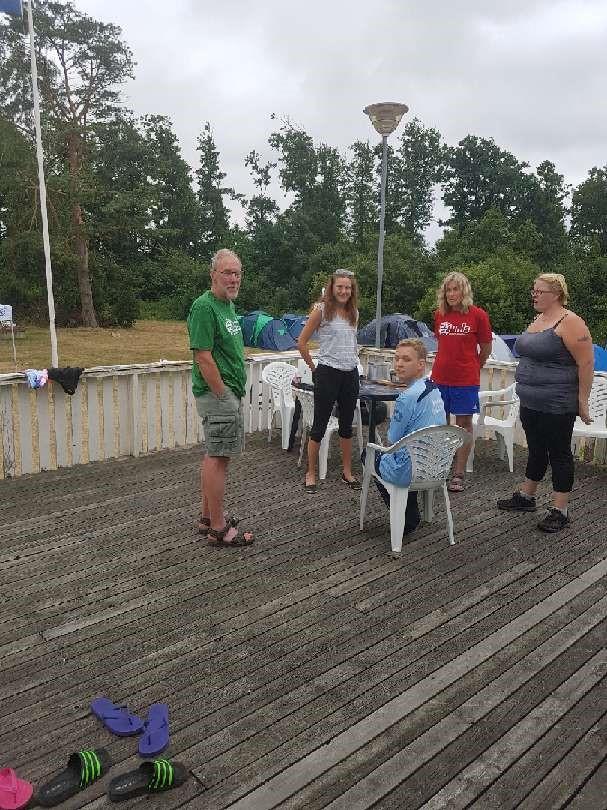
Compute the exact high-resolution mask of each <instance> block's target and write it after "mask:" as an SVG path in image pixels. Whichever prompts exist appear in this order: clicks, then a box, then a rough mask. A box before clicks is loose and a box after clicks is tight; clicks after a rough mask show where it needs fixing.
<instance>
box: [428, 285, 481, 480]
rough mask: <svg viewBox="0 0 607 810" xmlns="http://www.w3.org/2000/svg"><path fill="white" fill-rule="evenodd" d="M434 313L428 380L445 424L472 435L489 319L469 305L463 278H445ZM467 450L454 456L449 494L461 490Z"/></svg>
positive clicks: (467, 289)
mask: <svg viewBox="0 0 607 810" xmlns="http://www.w3.org/2000/svg"><path fill="white" fill-rule="evenodd" d="M436 299H437V305H438V309H437V310H436V312H435V313H434V333H435V335H436V337H437V340H438V350H437V353H436V357H435V359H434V365H433V367H432V375H431V376H432V380H433V382H435V383H436V384H437V385H438V387H439V389H440V392H441V395H442V398H443V403H444V405H445V412H446V414H447V424H448V423H449V415H450V414H453V415H454V416H455V424H456V425H459V427H462V428H464V429H465V430H467V431H468V433H472V416H473V414H475V413H478V411H479V406H478V392H479V387H480V377H481V368H482V367H483V366H484V365H485V362H486V360H487V358H488V357H489V355H490V354H491V343H492V339H493V333H492V331H491V324H490V322H489V316H488V315H487V313H486V312H485V310H484V309H481V308H480V307H475V306H474V304H473V303H472V287H471V286H470V282H469V281H468V279H467V278H466V276H465V275H464V274H463V273H455V272H454V273H448V274H447V275H446V276H445V278H444V280H443V283H442V284H441V285H440V287H439V288H438V290H437V294H436ZM470 448H471V445H470V444H466V445H464V446H463V447H460V449H459V450H458V451H457V453H456V454H455V464H454V470H453V475H452V477H451V480H450V481H449V484H448V489H449V491H450V492H461V491H462V490H463V488H464V473H465V469H466V461H467V460H468V454H469V453H470Z"/></svg>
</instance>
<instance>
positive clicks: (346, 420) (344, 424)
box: [310, 365, 359, 443]
mask: <svg viewBox="0 0 607 810" xmlns="http://www.w3.org/2000/svg"><path fill="white" fill-rule="evenodd" d="M358 392H359V380H358V369H357V368H353V369H352V370H351V371H341V370H340V369H338V368H332V367H331V366H323V365H318V366H316V369H315V371H314V424H313V425H312V430H311V431H310V438H311V439H312V440H313V441H315V442H319V443H320V442H321V441H322V437H323V436H324V435H325V430H326V429H327V425H328V424H329V419H330V417H331V411H332V410H333V406H334V405H335V403H336V402H337V405H338V407H339V435H340V436H341V438H342V439H351V438H352V421H353V420H354V411H355V410H356V402H357V400H358Z"/></svg>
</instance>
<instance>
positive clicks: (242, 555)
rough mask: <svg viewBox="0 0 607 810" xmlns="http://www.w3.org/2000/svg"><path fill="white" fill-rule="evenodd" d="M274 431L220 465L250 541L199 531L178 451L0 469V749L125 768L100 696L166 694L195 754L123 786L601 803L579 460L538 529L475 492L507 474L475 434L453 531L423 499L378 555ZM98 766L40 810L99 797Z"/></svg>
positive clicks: (32, 769) (24, 758)
mask: <svg viewBox="0 0 607 810" xmlns="http://www.w3.org/2000/svg"><path fill="white" fill-rule="evenodd" d="M277 441H278V440H277V439H276V441H275V442H274V443H273V444H272V445H271V446H270V447H269V446H268V444H267V442H266V440H265V438H264V437H263V436H262V435H260V434H256V435H255V436H254V437H253V438H252V439H250V440H249V442H248V447H247V450H246V453H245V456H244V457H243V459H242V460H241V461H240V462H239V463H236V464H235V465H234V466H233V470H232V474H231V481H230V495H231V504H232V505H233V506H234V509H235V511H236V512H237V513H238V514H240V515H242V516H243V518H244V517H245V516H246V518H247V519H246V520H243V524H246V526H247V527H249V526H250V527H251V528H253V529H254V530H255V531H256V534H257V536H258V541H257V543H256V544H255V546H254V547H253V548H250V549H222V550H218V549H211V548H209V547H207V546H206V545H205V544H204V542H202V541H200V540H199V539H198V538H197V535H196V532H195V530H194V528H193V527H194V520H195V515H196V511H197V476H198V458H199V451H198V450H178V451H164V452H161V453H158V454H156V455H151V456H148V457H144V458H139V459H127V460H122V461H108V462H99V463H94V464H89V465H86V466H81V467H74V468H72V469H66V470H62V471H57V472H49V473H40V474H38V475H34V476H29V477H28V476H25V477H23V478H20V479H17V480H13V481H3V482H0V561H1V562H0V564H1V570H2V589H1V592H0V604H1V613H0V660H1V661H2V667H1V676H0V717H1V721H0V766H5V765H10V766H12V767H14V768H16V769H17V771H18V773H19V775H20V776H22V777H23V778H27V779H29V780H31V781H33V782H34V784H40V783H41V782H42V781H44V780H45V779H46V778H47V777H48V776H49V775H52V774H53V773H54V772H56V770H58V769H59V768H60V767H63V764H64V762H65V760H66V758H67V755H68V754H69V753H70V752H71V751H73V750H77V749H78V748H80V747H82V746H86V747H99V746H104V747H106V748H107V749H108V750H109V751H110V752H111V755H112V757H113V759H114V761H115V765H114V767H113V769H112V772H111V775H116V774H117V773H121V772H122V771H124V770H127V769H130V768H132V767H134V766H136V765H137V764H138V763H139V759H138V757H136V756H135V755H134V754H135V752H136V748H137V741H136V739H133V738H117V737H112V736H111V735H110V734H109V733H107V732H106V731H105V730H104V729H103V727H102V726H101V725H100V724H99V723H98V722H97V721H96V720H95V719H94V718H93V717H92V716H91V715H90V714H89V710H88V706H89V702H90V700H91V699H92V698H94V697H96V696H99V695H107V696H109V697H111V698H112V699H114V700H115V701H117V702H125V703H128V705H129V707H130V708H131V709H132V710H134V711H136V712H137V713H139V714H141V715H143V716H145V714H146V710H147V707H148V706H149V704H150V703H152V702H156V701H162V702H167V703H168V704H169V705H170V712H171V715H170V724H171V746H170V749H169V751H168V754H169V755H170V756H173V757H175V758H177V759H179V760H181V761H182V762H184V763H185V764H186V765H187V767H188V768H189V769H190V771H191V774H192V778H191V779H190V780H189V781H188V782H187V783H186V785H184V786H183V787H181V788H179V789H177V790H174V791H171V792H169V793H166V794H164V795H162V796H158V797H154V798H145V799H140V800H136V801H134V802H132V803H131V804H129V805H127V806H138V805H139V804H143V805H144V806H145V808H147V809H148V810H153V809H154V808H176V807H186V808H190V809H192V810H194V808H201V809H202V810H204V809H205V808H213V810H219V809H220V808H233V810H236V809H238V810H245V808H246V810H264V808H273V807H281V808H289V809H290V810H295V808H298V809H305V810H315V809H316V808H324V807H329V808H331V810H342V809H343V810H362V808H369V807H379V808H385V810H388V808H390V810H396V808H399V809H400V810H409V808H417V807H424V808H433V809H434V810H439V809H441V810H442V808H463V807H474V808H496V810H504V808H515V807H516V808H546V809H547V810H548V809H550V810H552V809H553V808H559V807H571V808H576V810H582V808H588V810H600V809H601V808H606V807H607V541H606V535H607V531H606V527H607V498H606V492H607V488H606V486H607V473H606V471H605V470H602V469H599V468H596V467H590V466H580V467H579V468H578V471H577V480H576V489H575V492H574V495H573V500H572V523H571V527H570V529H569V530H567V531H564V532H562V533H560V534H558V535H552V536H551V535H543V534H542V533H540V532H539V531H537V530H536V529H535V520H534V516H533V515H523V516H521V515H508V514H500V513H498V512H497V510H496V508H495V498H496V497H498V496H499V495H502V494H504V493H510V492H511V491H512V489H513V486H514V483H515V482H516V481H517V480H518V476H515V477H514V478H512V477H511V476H510V475H509V474H508V472H507V468H506V467H505V465H504V463H503V462H501V461H499V460H498V459H496V458H494V456H493V452H494V446H493V444H492V443H488V444H487V446H486V447H485V446H483V447H481V446H480V443H479V447H478V451H477V457H476V461H475V466H476V473H475V475H474V476H473V477H472V478H470V479H469V481H470V483H473V486H471V487H470V488H469V489H468V490H467V491H466V492H465V493H464V494H462V495H454V496H453V497H452V503H453V507H454V517H455V532H456V540H457V545H456V546H454V547H449V545H448V542H447V538H446V527H445V525H444V522H443V518H444V512H443V510H442V506H441V505H439V508H438V509H437V515H436V522H435V523H433V524H432V525H431V526H424V527H420V529H419V530H418V531H417V532H416V533H415V534H414V535H413V536H412V538H411V540H410V542H409V543H408V544H406V545H405V546H404V547H403V554H402V556H401V557H400V558H394V557H392V556H391V555H390V553H389V527H388V522H387V513H386V511H385V509H384V507H383V504H381V502H380V501H379V498H378V497H377V495H376V494H375V492H373V493H372V495H371V496H370V501H371V508H370V512H369V517H368V524H367V529H366V531H365V532H364V533H361V532H360V531H359V529H358V498H357V495H356V493H352V492H351V491H350V490H348V489H347V488H346V487H345V486H343V485H342V484H340V482H339V481H338V470H337V467H336V462H337V458H336V455H334V456H333V458H332V460H331V466H330V469H329V477H328V479H327V483H325V484H324V485H323V486H322V488H321V490H320V491H319V493H318V495H317V496H309V495H305V494H304V492H303V487H302V472H301V471H300V470H298V469H297V467H296V458H295V457H294V455H293V454H286V453H283V452H282V451H281V450H280V449H279V447H278V444H277ZM522 463H523V456H522V455H520V454H519V456H518V457H517V472H518V475H520V473H521V469H522ZM546 490H547V488H544V490H543V493H544V495H543V496H542V501H543V500H545V492H546ZM107 784H108V779H107V778H106V779H103V780H101V781H100V782H98V783H95V784H94V785H93V786H92V787H91V788H89V789H88V790H87V791H86V792H84V793H81V794H80V795H79V796H78V797H75V798H74V799H72V800H70V801H68V802H66V803H65V804H63V805H61V806H62V807H64V808H68V810H69V808H76V807H87V808H102V807H106V806H111V805H110V802H109V801H108V800H107V799H106V797H105V791H106V789H107Z"/></svg>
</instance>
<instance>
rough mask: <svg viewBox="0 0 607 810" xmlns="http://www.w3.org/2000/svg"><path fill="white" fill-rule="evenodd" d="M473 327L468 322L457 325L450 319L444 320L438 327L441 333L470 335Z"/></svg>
mask: <svg viewBox="0 0 607 810" xmlns="http://www.w3.org/2000/svg"><path fill="white" fill-rule="evenodd" d="M471 331H472V327H471V326H470V324H468V323H462V324H460V325H459V326H456V325H455V324H453V323H450V322H449V321H443V322H442V323H441V325H440V326H439V328H438V334H439V335H469V334H470V332H471Z"/></svg>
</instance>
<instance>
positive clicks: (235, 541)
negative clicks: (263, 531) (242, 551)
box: [208, 523, 255, 548]
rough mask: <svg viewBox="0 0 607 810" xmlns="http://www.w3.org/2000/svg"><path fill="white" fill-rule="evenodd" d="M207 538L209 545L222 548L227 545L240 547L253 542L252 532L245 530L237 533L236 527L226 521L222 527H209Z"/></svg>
mask: <svg viewBox="0 0 607 810" xmlns="http://www.w3.org/2000/svg"><path fill="white" fill-rule="evenodd" d="M208 538H209V545H210V546H216V547H223V548H225V547H227V546H232V547H234V548H242V547H243V546H251V545H253V543H254V542H255V537H254V536H253V532H248V531H247V532H243V533H242V534H238V529H237V528H236V526H234V525H232V523H226V525H225V526H224V527H223V529H217V530H216V529H209V533H208Z"/></svg>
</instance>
